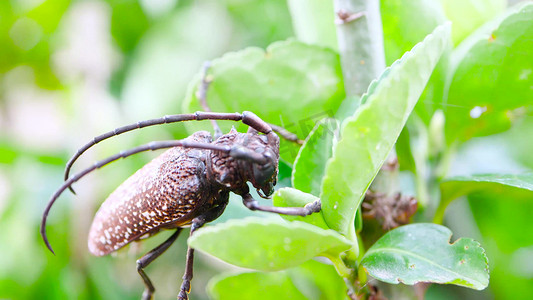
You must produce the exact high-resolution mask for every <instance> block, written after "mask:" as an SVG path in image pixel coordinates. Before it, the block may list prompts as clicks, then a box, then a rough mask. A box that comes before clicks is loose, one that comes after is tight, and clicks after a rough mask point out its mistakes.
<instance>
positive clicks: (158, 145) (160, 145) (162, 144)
mask: <svg viewBox="0 0 533 300" xmlns="http://www.w3.org/2000/svg"><path fill="white" fill-rule="evenodd" d="M172 147H184V148H199V149H207V150H215V151H221V152H226V153H230V154H231V152H232V151H235V149H234V148H232V147H229V146H218V145H213V144H207V143H197V142H189V141H159V142H151V143H148V144H146V145H142V146H139V147H135V148H132V149H129V150H126V151H121V152H120V153H118V154H116V155H113V156H110V157H108V158H106V159H104V160H101V161H98V162H96V163H94V165H93V166H91V167H89V168H87V169H85V170H83V171H81V172H79V173H77V174H75V175H74V176H72V177H70V178H69V179H67V180H66V181H65V182H64V183H63V185H62V186H61V187H60V188H59V189H58V190H57V191H56V192H55V193H54V194H53V195H52V198H50V201H49V202H48V205H47V206H46V209H45V210H44V213H43V219H42V222H41V236H42V238H43V241H44V243H45V244H46V246H47V247H48V249H49V250H50V251H51V252H52V253H54V250H53V249H52V246H51V245H50V243H49V241H48V238H47V236H46V220H47V218H48V213H49V212H50V209H51V208H52V205H54V203H55V201H56V200H57V198H58V197H59V196H60V195H61V194H62V193H63V192H64V191H65V190H66V189H67V188H69V187H70V186H71V185H72V184H73V183H74V182H76V181H78V180H80V179H81V178H82V177H84V176H85V175H87V174H89V173H90V172H92V171H94V170H96V169H99V168H101V167H103V166H105V165H107V164H109V163H111V162H114V161H116V160H119V159H121V158H126V157H128V156H131V155H134V154H137V153H139V152H143V151H153V150H158V149H165V148H172ZM257 154H259V153H257ZM237 156H238V155H237ZM54 254H55V253H54Z"/></svg>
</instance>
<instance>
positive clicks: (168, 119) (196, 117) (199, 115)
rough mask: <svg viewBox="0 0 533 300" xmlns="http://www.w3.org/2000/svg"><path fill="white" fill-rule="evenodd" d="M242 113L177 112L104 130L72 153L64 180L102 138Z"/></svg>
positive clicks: (236, 117) (236, 116)
mask: <svg viewBox="0 0 533 300" xmlns="http://www.w3.org/2000/svg"><path fill="white" fill-rule="evenodd" d="M242 118H243V115H242V114H239V113H210V112H196V113H194V114H178V115H168V116H164V117H161V118H157V119H150V120H145V121H139V122H137V123H133V124H129V125H126V126H122V127H119V128H116V129H114V130H112V131H109V132H106V133H104V134H102V135H99V136H97V137H95V138H93V139H92V141H90V142H88V143H87V144H85V145H84V146H83V147H81V148H80V149H78V151H76V154H74V155H73V156H72V157H71V158H70V160H69V161H68V162H67V165H66V167H65V175H64V180H67V179H68V177H69V173H70V169H71V168H72V165H73V164H74V162H75V161H76V160H77V159H78V158H79V157H80V156H81V155H82V154H83V153H84V152H85V151H87V150H88V149H89V148H91V147H92V146H94V145H96V144H98V143H100V142H101V141H103V140H106V139H108V138H110V137H113V136H116V135H119V134H122V133H125V132H128V131H132V130H135V129H140V128H143V127H148V126H154V125H162V124H170V123H177V122H184V121H201V120H229V121H240V120H242ZM69 189H70V191H71V192H73V193H74V194H75V192H74V190H73V189H72V188H71V187H69Z"/></svg>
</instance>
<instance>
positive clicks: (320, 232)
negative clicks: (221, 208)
mask: <svg viewBox="0 0 533 300" xmlns="http://www.w3.org/2000/svg"><path fill="white" fill-rule="evenodd" d="M189 245H190V246H191V247H193V248H195V249H198V250H200V251H202V252H206V253H209V254H211V255H213V256H215V257H217V258H219V259H221V260H223V261H226V262H228V263H230V264H234V265H236V266H239V267H244V268H250V269H254V270H260V271H277V270H282V269H286V268H290V267H294V266H297V265H299V264H301V263H303V262H305V261H307V260H309V259H311V258H313V257H315V256H318V255H328V256H333V257H338V256H339V254H340V253H341V252H343V251H345V250H347V249H348V248H350V246H351V243H350V242H349V241H348V240H346V239H345V238H344V237H343V236H341V235H340V234H338V233H337V232H335V231H333V230H324V229H321V228H319V227H316V226H313V225H310V224H307V223H303V222H298V221H295V222H287V221H284V220H282V219H278V218H255V217H251V218H246V219H242V220H230V221H228V222H226V223H222V224H218V225H215V226H211V227H207V228H203V229H201V230H198V232H196V233H195V234H194V235H193V236H191V237H190V238H189Z"/></svg>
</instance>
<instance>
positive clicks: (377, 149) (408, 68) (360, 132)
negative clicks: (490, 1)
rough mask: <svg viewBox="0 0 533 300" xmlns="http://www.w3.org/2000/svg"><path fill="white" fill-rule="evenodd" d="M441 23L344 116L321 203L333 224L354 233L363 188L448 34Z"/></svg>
mask: <svg viewBox="0 0 533 300" xmlns="http://www.w3.org/2000/svg"><path fill="white" fill-rule="evenodd" d="M449 32H450V26H449V24H447V25H442V26H439V27H438V28H437V29H435V31H434V32H433V33H432V34H430V35H429V36H428V37H427V38H426V39H425V40H424V41H423V42H421V43H420V44H418V45H417V46H415V47H414V48H413V50H412V51H411V52H408V53H407V54H405V55H404V56H403V57H402V59H401V60H399V61H398V62H396V63H395V64H393V65H392V66H391V68H390V70H387V71H385V74H386V75H385V76H384V77H381V78H380V79H379V80H378V83H377V85H376V86H375V90H374V92H373V93H372V94H370V95H369V96H368V100H367V101H366V102H365V103H364V104H363V105H362V106H361V107H360V108H359V109H358V110H357V111H356V112H355V114H354V115H353V116H352V117H350V118H348V119H346V120H345V121H344V123H343V127H342V129H341V140H340V141H339V142H338V143H337V146H336V148H335V150H334V155H333V157H332V158H331V159H330V160H329V161H328V164H327V166H326V175H325V176H324V181H323V184H322V193H321V196H320V198H321V200H322V209H323V212H322V213H323V215H324V219H325V220H326V223H327V224H328V226H329V227H330V228H333V229H335V230H337V231H339V232H341V233H342V234H345V235H348V236H349V237H350V238H351V239H355V232H354V231H353V224H354V218H355V213H356V210H357V208H358V207H359V204H360V201H361V200H362V198H363V196H364V193H365V191H366V190H367V188H368V186H369V185H370V183H371V182H372V180H373V179H374V177H375V176H376V174H377V172H378V171H379V169H380V168H381V165H382V164H383V162H384V161H385V159H386V158H387V156H388V154H389V152H390V151H391V149H392V147H393V145H394V143H395V142H396V139H397V138H398V136H399V134H400V131H401V130H402V128H403V127H404V125H405V122H406V121H407V118H408V117H409V114H410V113H411V111H412V109H413V107H414V105H415V104H416V102H417V100H418V97H419V96H420V94H421V93H422V91H423V89H424V87H425V85H426V83H427V81H428V79H429V77H430V75H431V72H432V70H433V68H434V67H435V65H436V64H437V62H438V60H439V58H440V56H441V54H442V53H443V51H444V49H445V48H446V46H447V44H448V40H449Z"/></svg>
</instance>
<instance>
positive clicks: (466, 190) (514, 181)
mask: <svg viewBox="0 0 533 300" xmlns="http://www.w3.org/2000/svg"><path fill="white" fill-rule="evenodd" d="M513 188H518V189H524V190H527V191H530V192H532V193H531V195H532V197H533V173H528V174H519V175H510V174H484V175H472V176H457V177H451V178H448V179H445V180H444V181H443V182H441V184H440V190H441V200H440V204H439V207H438V209H437V212H436V214H435V219H434V221H435V222H437V223H440V222H442V219H443V217H444V211H445V209H446V207H447V206H448V204H450V202H452V201H453V200H455V199H457V198H459V197H461V196H465V195H468V194H472V193H476V192H479V191H492V192H496V191H501V190H502V189H513Z"/></svg>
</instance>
